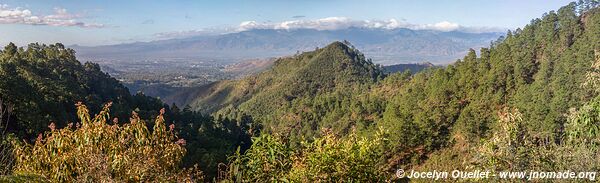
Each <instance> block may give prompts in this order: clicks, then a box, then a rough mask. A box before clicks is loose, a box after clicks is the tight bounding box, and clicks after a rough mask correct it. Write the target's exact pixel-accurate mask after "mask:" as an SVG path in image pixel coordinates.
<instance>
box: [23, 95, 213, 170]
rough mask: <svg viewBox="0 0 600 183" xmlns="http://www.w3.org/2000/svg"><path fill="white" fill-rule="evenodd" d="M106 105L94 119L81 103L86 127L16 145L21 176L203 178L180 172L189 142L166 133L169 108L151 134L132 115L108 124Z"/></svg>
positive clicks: (82, 124) (52, 127) (79, 110)
mask: <svg viewBox="0 0 600 183" xmlns="http://www.w3.org/2000/svg"><path fill="white" fill-rule="evenodd" d="M111 104H112V103H108V104H106V105H105V106H104V108H103V109H102V111H101V112H100V113H99V114H98V115H96V116H95V117H94V118H93V119H92V118H90V115H89V113H88V109H87V107H86V106H85V105H83V104H81V103H78V104H77V105H76V106H77V115H78V117H79V118H80V120H81V122H80V123H77V124H76V125H75V126H73V124H72V123H71V124H69V125H68V126H67V127H65V128H63V129H56V127H55V125H54V123H51V124H50V126H49V128H50V131H49V132H46V133H45V134H40V135H39V136H38V138H37V140H36V141H35V143H34V144H29V143H26V142H25V143H18V142H14V143H13V144H14V146H15V150H14V154H15V157H16V166H15V169H14V172H15V174H17V175H27V174H34V175H39V176H41V177H44V178H47V179H49V180H51V181H53V182H74V181H85V182H89V181H92V182H115V181H116V182H131V181H135V182H139V181H160V182H165V181H168V182H174V181H177V182H181V181H192V180H194V179H201V178H202V176H201V173H200V171H199V170H197V168H191V169H182V168H180V167H179V166H180V163H181V159H182V158H183V156H184V154H185V148H184V145H185V140H183V139H178V140H177V136H176V135H175V133H174V132H173V128H174V126H170V129H169V130H167V129H166V125H165V120H164V118H163V114H164V112H165V111H164V109H162V110H161V111H160V115H159V116H158V117H157V118H156V122H155V125H154V129H153V131H152V132H150V131H149V130H148V129H147V127H146V124H145V122H144V121H142V120H141V119H140V118H139V117H138V115H137V114H136V113H135V112H133V114H132V117H131V119H130V123H127V124H124V125H122V126H121V125H119V124H118V123H119V122H118V119H117V118H114V119H113V124H112V125H109V124H108V123H107V121H108V120H109V119H110V115H109V108H110V106H111Z"/></svg>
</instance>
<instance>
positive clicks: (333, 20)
mask: <svg viewBox="0 0 600 183" xmlns="http://www.w3.org/2000/svg"><path fill="white" fill-rule="evenodd" d="M350 27H357V28H370V29H388V30H391V29H398V28H406V29H412V30H435V31H442V32H449V31H461V32H469V33H483V32H502V31H505V30H506V29H501V28H495V27H470V26H462V25H459V24H457V23H453V22H449V21H442V22H438V23H432V24H413V23H409V22H407V21H405V20H397V19H389V20H353V19H350V18H347V17H327V18H321V19H316V20H290V21H283V22H276V23H273V22H257V21H244V22H242V23H240V24H239V25H238V26H237V27H213V28H204V29H198V30H189V31H175V32H162V33H157V34H155V36H156V37H157V38H159V39H171V38H185V37H191V36H202V35H218V34H227V33H234V32H241V31H247V30H252V29H275V30H294V29H316V30H339V29H346V28H350Z"/></svg>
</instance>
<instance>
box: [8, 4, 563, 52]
mask: <svg viewBox="0 0 600 183" xmlns="http://www.w3.org/2000/svg"><path fill="white" fill-rule="evenodd" d="M569 2H570V1H567V0H486V1H481V0H435V1H433V0H418V1H417V0H413V1H406V0H280V1H275V0H263V1H256V0H238V1H228V0H218V1H203V0H196V1H191V0H190V1H184V0H156V1H149V0H102V1H99V0H98V1H92V0H85V1H80V0H0V44H3V45H5V44H7V43H9V42H14V43H16V44H18V45H22V46H23V45H26V44H27V43H31V42H40V43H56V42H61V43H63V44H65V45H73V44H79V45H86V46H94V45H108V44H118V43H129V42H136V41H152V40H159V39H170V38H181V37H186V36H193V35H207V34H224V33H230V32H237V31H244V30H249V29H255V28H269V29H295V28H311V29H320V30H331V29H342V28H346V27H368V28H382V29H393V28H410V29H431V30H439V31H454V30H457V31H467V32H488V31H502V32H504V31H506V30H508V29H516V28H518V27H523V26H524V25H526V24H527V23H529V22H530V20H531V19H533V18H538V17H541V15H542V14H543V13H545V12H548V11H551V10H557V9H558V8H560V7H561V6H564V5H566V4H568V3H569Z"/></svg>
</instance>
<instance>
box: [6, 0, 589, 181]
mask: <svg viewBox="0 0 600 183" xmlns="http://www.w3.org/2000/svg"><path fill="white" fill-rule="evenodd" d="M599 7H600V3H599V2H598V1H594V0H587V1H580V2H577V3H570V4H568V5H566V6H564V7H562V8H560V9H559V10H558V11H551V12H548V13H545V14H544V15H543V16H542V17H541V18H537V19H533V20H531V22H530V23H529V24H528V25H526V26H524V27H523V28H519V29H516V30H513V31H508V32H507V34H506V35H505V36H503V37H500V38H499V39H498V40H497V41H494V42H492V43H491V44H490V46H489V47H487V48H481V50H479V51H475V50H473V49H470V50H469V51H468V54H467V55H466V56H464V58H463V59H460V60H457V61H456V62H455V63H453V64H450V65H448V66H446V67H429V68H426V69H424V70H422V71H420V72H418V73H410V72H402V73H385V72H384V70H383V68H382V67H381V66H378V65H375V64H373V63H372V62H371V61H370V60H369V59H367V58H365V56H364V55H363V54H362V53H361V52H359V51H358V50H357V49H356V48H354V47H353V46H352V45H351V44H350V43H348V42H346V41H344V42H334V43H331V44H330V45H328V46H326V47H324V48H318V49H315V50H314V51H310V52H305V53H301V54H300V53H299V54H296V55H293V56H289V57H283V58H279V59H277V60H276V61H275V62H274V64H273V66H272V67H270V68H269V69H267V70H265V71H263V72H261V73H259V74H256V75H252V76H248V77H246V78H242V79H239V80H227V81H219V82H215V83H212V84H210V85H208V86H206V87H196V88H190V89H189V91H185V92H182V93H180V94H179V95H180V97H178V98H180V99H185V101H178V102H182V103H187V104H189V106H186V107H184V108H183V109H180V108H179V107H177V106H170V107H169V106H165V105H164V104H162V102H160V101H159V100H158V99H153V98H148V97H145V96H143V95H141V94H138V95H134V96H132V95H130V94H129V93H128V92H127V89H126V88H125V87H123V85H121V84H120V83H119V82H118V81H116V80H115V79H113V78H111V77H110V76H108V75H107V74H104V73H102V72H101V71H100V69H99V67H98V65H96V64H92V63H86V64H81V63H79V62H78V61H77V60H76V59H75V57H74V51H73V50H71V49H67V48H64V46H62V45H61V44H55V45H39V44H31V45H29V46H28V47H27V48H17V47H16V46H14V45H13V44H10V45H8V46H7V47H5V48H4V49H3V50H2V51H1V53H0V91H1V93H0V99H2V100H1V101H0V102H1V103H0V104H1V105H0V107H2V108H0V112H3V111H2V110H1V109H6V107H7V106H13V107H14V111H11V112H9V113H10V114H9V115H8V116H9V117H10V119H8V118H6V117H5V115H3V114H4V112H3V113H0V114H2V115H0V122H3V123H2V124H9V125H8V132H9V133H12V134H15V135H10V136H16V138H12V140H11V139H10V138H5V137H7V136H5V135H4V134H2V136H0V137H2V139H0V143H1V144H0V147H2V148H3V147H8V148H6V149H16V150H15V151H13V153H12V154H11V156H4V157H9V158H3V159H0V160H4V159H10V158H14V159H15V162H17V163H16V165H15V166H14V167H15V168H14V169H10V170H11V171H12V173H13V174H14V176H15V178H17V179H19V178H22V179H33V178H35V179H37V178H48V179H50V180H51V181H55V182H56V181H58V182H60V181H84V182H102V181H107V182H110V181H117V182H119V181H125V182H139V181H152V180H154V181H156V180H163V181H186V180H189V179H191V178H195V181H200V180H202V178H203V177H204V178H206V179H204V180H208V181H217V182H386V181H398V180H400V179H401V180H400V181H408V178H398V177H396V176H395V174H394V173H395V171H396V170H398V169H404V170H407V171H408V170H416V171H433V170H437V171H452V170H489V171H492V172H499V171H530V170H539V171H562V170H570V171H573V172H587V171H597V170H600V161H599V160H600V152H599V151H598V148H600V128H599V126H600V115H599V114H600V93H599V92H600V89H599V88H600V8H599ZM77 101H84V102H85V104H88V105H89V106H92V108H91V111H93V112H97V111H99V114H98V115H97V116H96V117H94V118H93V120H92V118H91V116H90V115H89V113H88V109H87V108H86V105H83V104H82V103H77ZM108 101H112V103H111V102H108ZM103 103H107V104H106V105H102V104H103ZM73 104H77V107H75V106H73ZM111 104H112V106H111ZM163 106H164V107H167V108H166V109H161V108H162V107H163ZM93 107H96V108H93ZM100 107H103V108H100ZM76 110H77V111H76ZM132 111H137V112H133V113H132ZM129 114H131V115H129ZM138 114H139V115H138ZM155 116H156V118H155V119H156V120H154V121H155V122H153V123H152V122H150V123H148V124H146V123H144V122H143V121H142V120H148V119H152V118H154V117H155ZM114 117H118V118H117V119H114ZM78 118H79V119H78ZM120 119H121V120H120ZM122 119H130V120H129V122H128V123H122V122H120V121H126V120H122ZM72 121H80V122H81V123H82V124H83V126H82V127H79V126H76V127H74V128H73V126H72V125H68V124H69V123H70V122H72ZM110 121H113V122H112V123H111V122H110ZM5 122H8V123H5ZM52 122H54V123H52ZM118 123H122V124H118ZM171 124H172V126H171ZM151 126H153V127H154V128H150V127H151ZM167 126H169V127H167ZM57 127H58V128H57ZM59 128H60V129H59ZM38 133H42V134H41V135H40V136H38V138H37V139H35V140H34V138H33V137H34V135H36V134H38ZM19 138H20V139H19ZM15 139H17V140H15ZM21 139H26V140H25V142H21V141H22V140H21ZM8 142H10V143H8ZM7 144H8V145H7ZM96 147H99V148H96ZM184 147H185V148H184ZM82 149H84V150H82ZM0 150H1V149H0ZM109 160H110V161H109ZM82 162H83V163H82ZM0 163H1V162H0ZM194 164H198V165H199V167H194V168H190V167H193V166H194ZM0 165H3V166H0V168H6V167H8V168H11V167H10V166H5V165H4V163H2V164H0ZM92 165H93V166H92ZM142 165H151V166H156V167H157V168H149V169H147V168H143V167H144V166H142ZM161 165H162V166H161ZM83 166H85V168H77V167H83ZM103 167H112V168H103ZM183 167H187V168H190V169H184V168H183ZM198 168H199V169H200V170H202V174H201V172H200V171H199V170H198ZM68 169H71V170H72V171H67V170H68ZM125 170H131V171H125ZM96 172H99V174H94V173H96ZM203 175H204V176H203ZM12 178H13V177H12V176H9V177H1V176H0V180H5V179H12ZM410 181H423V182H429V181H430V180H428V179H414V180H410ZM451 181H452V180H451ZM454 181H461V180H454ZM466 181H476V182H477V181H483V182H498V181H505V182H514V181H525V180H514V179H498V178H497V177H492V178H490V179H469V180H466ZM532 181H541V182H544V181H550V182H552V181H554V180H551V179H548V180H532ZM582 181H585V180H582ZM591 181H593V180H591Z"/></svg>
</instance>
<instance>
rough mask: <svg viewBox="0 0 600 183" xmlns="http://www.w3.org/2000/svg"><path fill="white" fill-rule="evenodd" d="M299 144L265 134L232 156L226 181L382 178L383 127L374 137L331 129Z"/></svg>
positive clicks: (330, 180) (313, 180)
mask: <svg viewBox="0 0 600 183" xmlns="http://www.w3.org/2000/svg"><path fill="white" fill-rule="evenodd" d="M324 134H325V135H324V136H323V137H320V138H315V139H314V141H311V142H309V141H303V142H302V143H301V146H300V147H298V148H290V143H289V142H288V141H287V140H284V139H282V138H280V137H275V136H271V135H266V134H263V135H261V136H259V137H256V138H254V139H253V144H252V147H251V148H250V149H248V150H247V151H246V152H245V153H244V154H240V153H239V152H238V153H237V154H236V155H235V156H233V157H232V160H231V163H230V165H229V167H228V168H229V172H228V174H227V175H226V177H225V179H226V180H224V181H226V182H228V181H233V182H338V181H348V182H381V181H385V180H387V179H388V177H386V176H387V173H386V172H385V171H384V170H383V169H382V168H381V167H382V160H383V159H382V157H383V156H382V155H383V151H382V150H383V148H382V147H383V146H384V143H386V139H385V138H384V135H385V134H384V133H383V131H380V133H377V135H375V136H374V137H372V138H364V137H358V136H356V134H351V135H349V136H348V137H344V138H340V137H337V136H335V135H333V133H331V132H324Z"/></svg>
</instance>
